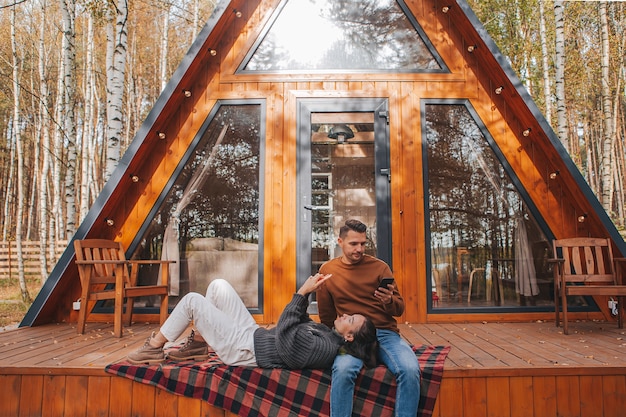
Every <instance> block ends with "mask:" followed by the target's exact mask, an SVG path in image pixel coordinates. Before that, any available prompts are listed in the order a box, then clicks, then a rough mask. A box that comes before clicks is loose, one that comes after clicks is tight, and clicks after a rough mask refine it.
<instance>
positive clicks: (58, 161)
mask: <svg viewBox="0 0 626 417" xmlns="http://www.w3.org/2000/svg"><path fill="white" fill-rule="evenodd" d="M63 65H64V63H63V54H62V53H61V54H59V73H58V78H57V91H63V77H62V74H63V73H64V69H63ZM64 103H65V100H64V99H63V94H58V95H57V101H56V103H55V109H54V116H55V118H56V120H63V114H64V113H65V106H64ZM54 126H55V129H54V157H53V158H52V161H53V164H52V216H50V232H49V233H48V236H49V237H50V242H49V252H50V255H53V254H54V250H53V248H54V245H55V242H56V241H57V240H59V239H62V237H61V230H63V229H64V228H65V222H64V216H63V207H62V204H61V191H62V186H61V168H62V167H63V161H64V159H65V158H64V155H63V152H64V149H63V128H62V127H61V126H60V124H59V123H55V124H54Z"/></svg>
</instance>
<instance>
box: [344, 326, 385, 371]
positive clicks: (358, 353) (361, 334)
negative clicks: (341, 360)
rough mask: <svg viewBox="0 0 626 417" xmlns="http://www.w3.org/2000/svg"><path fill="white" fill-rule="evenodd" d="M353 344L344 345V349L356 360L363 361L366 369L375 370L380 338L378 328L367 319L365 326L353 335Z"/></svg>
mask: <svg viewBox="0 0 626 417" xmlns="http://www.w3.org/2000/svg"><path fill="white" fill-rule="evenodd" d="M352 337H353V339H352V342H348V343H346V344H345V345H344V349H345V350H346V352H348V353H349V354H350V355H352V356H354V357H355V358H359V359H361V360H362V361H363V364H364V365H365V367H366V368H368V369H369V368H374V367H375V366H376V365H377V361H376V358H377V356H378V338H377V337H376V327H375V326H374V323H372V321H371V320H370V319H368V318H367V317H366V318H365V321H364V322H363V325H362V326H361V327H360V328H359V330H357V331H356V332H354V334H353V335H352Z"/></svg>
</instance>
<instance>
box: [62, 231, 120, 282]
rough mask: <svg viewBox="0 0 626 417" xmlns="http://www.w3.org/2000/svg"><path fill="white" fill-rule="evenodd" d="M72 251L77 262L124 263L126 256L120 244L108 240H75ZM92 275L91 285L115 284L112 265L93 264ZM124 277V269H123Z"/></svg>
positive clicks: (113, 266)
mask: <svg viewBox="0 0 626 417" xmlns="http://www.w3.org/2000/svg"><path fill="white" fill-rule="evenodd" d="M74 249H75V250H76V260H77V261H93V260H97V261H125V260H126V254H125V253H124V247H123V246H122V244H121V243H120V242H115V241H112V240H108V239H84V240H75V241H74ZM92 271H93V273H92V275H91V277H90V279H89V281H90V283H91V284H92V285H93V284H111V283H115V276H114V271H115V265H114V264H95V265H93V269H92ZM124 271H125V275H128V274H127V273H126V268H124Z"/></svg>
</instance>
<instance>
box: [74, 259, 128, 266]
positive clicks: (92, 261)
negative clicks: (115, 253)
mask: <svg viewBox="0 0 626 417" xmlns="http://www.w3.org/2000/svg"><path fill="white" fill-rule="evenodd" d="M76 264H77V265H126V261H121V260H118V261H115V260H108V259H90V260H84V261H79V260H78V259H77V260H76Z"/></svg>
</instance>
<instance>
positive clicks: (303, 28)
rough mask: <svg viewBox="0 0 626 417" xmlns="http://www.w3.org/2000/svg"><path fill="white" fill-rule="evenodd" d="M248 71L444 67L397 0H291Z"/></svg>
mask: <svg viewBox="0 0 626 417" xmlns="http://www.w3.org/2000/svg"><path fill="white" fill-rule="evenodd" d="M245 70H246V71H281V70H393V71H417V70H422V71H423V70H441V66H440V65H439V63H438V62H437V60H436V59H435V58H434V56H433V54H432V53H431V52H430V51H429V49H428V47H427V46H426V44H425V43H424V41H423V40H422V38H421V36H420V33H419V32H418V31H417V30H416V28H415V27H414V26H413V24H412V23H411V22H410V21H409V19H408V18H407V16H406V15H405V14H404V12H403V10H402V9H401V8H400V6H399V5H398V3H397V2H396V1H395V0H362V1H350V0H297V1H295V0H292V1H289V2H287V4H286V5H285V7H284V8H283V10H282V11H281V12H280V15H279V16H278V17H277V19H276V20H275V22H274V23H273V24H272V27H271V28H270V29H269V31H268V33H267V35H266V36H265V38H264V39H263V40H262V42H261V43H260V44H259V46H258V48H257V50H256V51H255V52H254V55H253V56H252V57H251V59H250V60H249V62H248V63H247V64H246V66H245Z"/></svg>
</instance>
